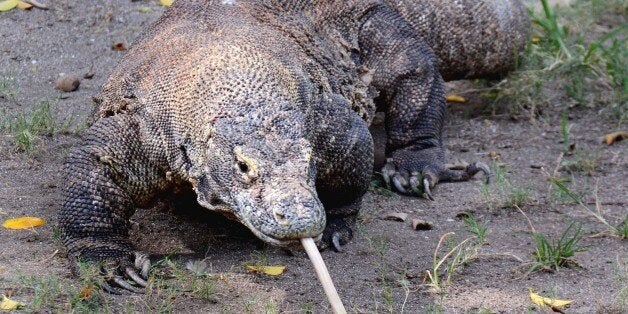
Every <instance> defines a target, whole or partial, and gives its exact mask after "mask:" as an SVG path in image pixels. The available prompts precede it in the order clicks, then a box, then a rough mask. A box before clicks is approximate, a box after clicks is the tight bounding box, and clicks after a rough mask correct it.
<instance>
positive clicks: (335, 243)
mask: <svg viewBox="0 0 628 314" xmlns="http://www.w3.org/2000/svg"><path fill="white" fill-rule="evenodd" d="M331 244H332V248H333V249H334V251H335V252H342V246H341V245H340V233H338V232H334V233H333V234H332V235H331Z"/></svg>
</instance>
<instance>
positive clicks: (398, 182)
mask: <svg viewBox="0 0 628 314" xmlns="http://www.w3.org/2000/svg"><path fill="white" fill-rule="evenodd" d="M402 180H403V182H402ZM405 181H406V179H404V178H403V177H402V176H400V175H398V174H396V175H394V176H393V178H392V182H393V185H394V186H395V188H396V189H397V191H399V192H401V193H403V194H408V190H406V188H405V187H403V186H404V185H406V182H405Z"/></svg>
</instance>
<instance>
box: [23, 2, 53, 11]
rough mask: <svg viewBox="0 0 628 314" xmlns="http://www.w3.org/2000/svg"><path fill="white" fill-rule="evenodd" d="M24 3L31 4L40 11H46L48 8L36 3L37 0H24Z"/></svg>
mask: <svg viewBox="0 0 628 314" xmlns="http://www.w3.org/2000/svg"><path fill="white" fill-rule="evenodd" d="M24 2H26V3H29V4H32V5H33V6H35V7H36V8H38V9H42V10H48V6H47V5H45V4H43V3H41V2H39V1H37V0H24Z"/></svg>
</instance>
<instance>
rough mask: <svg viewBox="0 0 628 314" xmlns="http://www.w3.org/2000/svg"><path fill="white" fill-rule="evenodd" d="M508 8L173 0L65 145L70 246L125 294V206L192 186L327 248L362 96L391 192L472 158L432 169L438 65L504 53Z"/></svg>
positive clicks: (365, 171)
mask: <svg viewBox="0 0 628 314" xmlns="http://www.w3.org/2000/svg"><path fill="white" fill-rule="evenodd" d="M524 20H525V14H524V12H523V11H522V7H521V4H520V3H519V2H518V1H492V0H480V1H471V0H469V1H462V0H447V1H435V0H433V1H432V0H427V1H409V0H386V1H383V2H381V1H379V0H345V1H340V0H337V1H330V0H290V1H288V0H261V1H244V0H242V1H240V0H234V1H222V0H221V1H207V0H205V1H201V0H179V1H176V2H175V5H174V6H173V7H172V8H170V9H168V10H167V11H166V12H165V13H164V15H163V16H162V17H161V18H160V19H159V20H158V21H156V22H155V23H154V24H153V25H152V26H151V27H149V28H148V29H147V30H146V31H144V32H143V33H142V34H141V35H140V36H139V37H138V39H137V40H136V41H135V43H134V44H133V45H132V48H131V49H130V50H129V51H128V52H127V54H126V55H125V56H124V57H123V58H122V60H121V61H120V63H119V65H118V66H117V67H116V68H115V69H114V70H113V72H112V74H111V77H110V78H109V80H108V82H107V83H106V84H105V85H104V86H103V87H102V90H101V92H100V93H99V94H98V95H97V96H96V97H95V99H96V101H97V103H98V107H97V108H96V110H95V112H94V115H93V122H92V125H91V127H90V129H89V130H88V131H87V132H86V134H85V136H84V140H83V142H82V143H81V144H80V145H79V146H77V147H76V148H74V149H73V150H72V152H71V153H70V156H69V157H68V160H67V164H66V167H65V173H66V178H67V180H66V183H65V196H64V197H65V201H64V204H63V208H62V209H61V212H60V214H59V220H60V225H61V228H62V232H63V236H64V241H65V244H66V246H67V247H68V250H69V255H70V257H71V258H83V259H87V260H91V261H103V262H105V264H107V265H109V266H111V267H110V268H108V270H107V279H108V281H107V284H106V285H105V286H104V288H106V289H107V290H109V291H112V292H119V289H120V288H122V289H126V290H130V291H141V289H140V287H141V286H144V285H145V281H144V279H142V277H144V278H145V276H146V272H147V271H148V268H147V266H146V265H147V264H146V259H145V258H142V257H141V256H139V255H137V254H135V252H134V249H133V247H132V245H131V244H130V243H129V240H128V239H127V235H128V228H129V221H128V219H129V217H130V216H131V215H132V214H133V213H134V211H135V208H136V207H146V206H149V205H150V203H151V201H153V198H154V197H155V196H156V195H158V194H160V193H161V192H163V191H166V190H168V189H184V188H186V187H190V186H191V187H192V188H193V189H194V191H195V192H196V195H197V197H198V201H199V203H200V204H201V205H202V206H204V207H206V208H208V209H210V210H216V211H221V212H224V213H225V214H227V215H230V216H232V217H234V218H236V219H238V220H239V221H240V222H242V223H243V224H244V225H246V226H247V227H249V228H250V229H251V230H252V231H253V232H254V233H255V234H256V235H257V236H258V237H260V238H261V239H262V240H264V241H266V242H268V243H271V244H274V245H280V246H283V245H286V246H287V245H293V244H294V243H295V241H297V240H298V239H299V238H302V237H318V236H321V235H322V241H321V242H320V245H321V247H325V246H327V245H329V244H330V243H331V244H333V245H334V247H336V248H337V247H338V246H339V244H342V243H344V242H346V241H348V240H349V239H350V238H351V235H352V232H351V226H352V224H353V223H354V221H355V217H356V214H357V212H358V210H359V207H360V202H361V198H362V195H363V194H364V193H365V191H366V190H367V188H368V185H369V180H370V177H371V175H372V165H373V143H372V138H371V135H370V134H369V132H368V126H369V124H370V123H371V120H372V118H373V115H374V113H375V110H376V106H375V102H374V99H377V100H378V106H379V107H380V109H381V110H384V111H385V112H386V116H387V118H386V129H387V132H388V145H387V155H388V157H389V161H388V163H387V164H386V166H385V167H384V169H383V170H382V172H383V174H384V178H385V179H386V180H387V181H388V182H391V183H392V184H393V185H394V187H395V188H396V189H397V190H399V191H400V192H413V191H414V192H416V191H419V190H420V188H423V192H425V193H426V195H427V196H428V197H431V193H430V191H429V188H430V187H432V186H433V185H434V184H436V183H437V182H438V181H439V180H453V181H456V180H466V179H468V178H470V177H471V176H472V175H473V174H475V173H476V172H478V171H485V170H486V169H485V167H484V165H482V164H479V163H474V164H472V165H471V166H469V167H468V168H467V169H465V170H449V169H446V168H445V167H444V166H443V163H444V154H443V149H442V136H441V135H442V125H443V119H444V111H445V102H444V95H443V76H444V77H445V78H446V79H452V78H463V77H475V76H478V75H494V74H501V73H502V72H504V71H505V70H506V69H509V68H510V67H512V65H513V63H514V53H512V52H514V51H517V50H519V49H520V48H521V46H522V45H523V43H524V41H525V36H526V34H527V24H525V23H524V22H523V21H524ZM439 68H440V72H439ZM441 73H442V75H441ZM138 271H139V273H138ZM127 279H128V280H130V282H128V281H126V280H127Z"/></svg>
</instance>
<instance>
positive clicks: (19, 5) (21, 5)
mask: <svg viewBox="0 0 628 314" xmlns="http://www.w3.org/2000/svg"><path fill="white" fill-rule="evenodd" d="M17 8H18V9H22V10H30V9H32V8H33V5H32V4H30V3H28V2H24V1H18V3H17Z"/></svg>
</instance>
